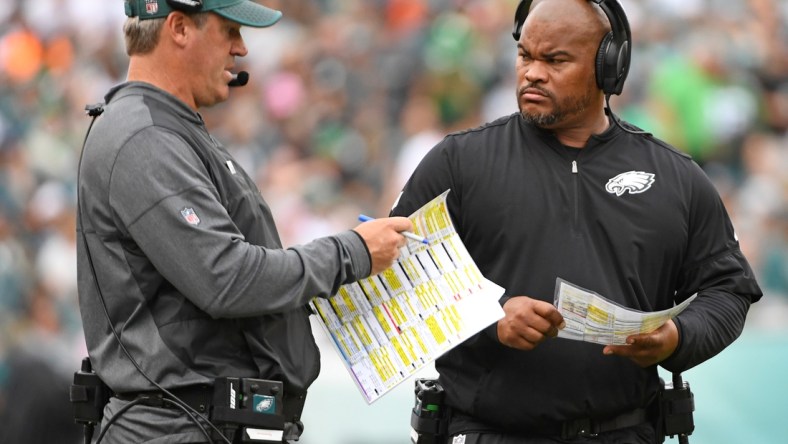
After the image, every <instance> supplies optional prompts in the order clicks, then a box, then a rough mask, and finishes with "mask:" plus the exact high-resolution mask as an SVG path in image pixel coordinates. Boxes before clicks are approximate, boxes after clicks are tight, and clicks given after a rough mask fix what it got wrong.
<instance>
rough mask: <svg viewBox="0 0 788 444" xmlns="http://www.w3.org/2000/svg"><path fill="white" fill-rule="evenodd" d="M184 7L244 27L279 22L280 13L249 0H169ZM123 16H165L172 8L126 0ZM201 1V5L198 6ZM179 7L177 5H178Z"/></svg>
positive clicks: (152, 0)
mask: <svg viewBox="0 0 788 444" xmlns="http://www.w3.org/2000/svg"><path fill="white" fill-rule="evenodd" d="M169 1H170V2H171V3H177V4H182V5H183V6H184V8H183V9H184V10H188V11H191V10H193V11H199V12H208V11H210V12H213V13H216V14H219V15H220V16H222V17H224V18H226V19H228V20H231V21H233V22H236V23H239V24H241V25H244V26H252V27H255V28H265V27H267V26H271V25H273V24H274V23H276V22H278V21H279V19H280V18H282V13H281V12H279V11H277V10H275V9H271V8H266V7H265V6H263V5H261V4H259V3H255V2H254V1H251V0H202V1H200V0H169ZM125 4H126V5H125V6H126V15H127V16H129V17H139V18H140V20H147V19H154V18H162V17H167V15H169V13H170V12H172V11H173V9H174V8H173V7H171V6H170V5H169V4H168V1H167V0H125ZM200 4H202V6H200ZM178 9H180V8H178Z"/></svg>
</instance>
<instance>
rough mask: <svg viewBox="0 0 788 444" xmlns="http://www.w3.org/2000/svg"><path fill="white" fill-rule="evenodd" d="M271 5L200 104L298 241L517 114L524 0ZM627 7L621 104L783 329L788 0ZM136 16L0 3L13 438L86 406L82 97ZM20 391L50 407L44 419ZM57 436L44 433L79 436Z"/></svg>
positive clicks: (0, 151) (106, 83) (6, 408)
mask: <svg viewBox="0 0 788 444" xmlns="http://www.w3.org/2000/svg"><path fill="white" fill-rule="evenodd" d="M261 3H264V4H266V5H267V6H270V7H273V8H276V9H280V10H281V11H283V12H284V19H283V20H282V21H281V22H280V23H279V24H277V25H276V26H274V27H272V28H268V29H265V30H251V29H246V30H244V34H243V35H244V38H245V40H246V44H247V47H248V48H249V51H250V53H249V55H248V56H247V57H246V58H244V59H241V60H239V63H238V65H239V68H240V69H244V70H247V71H248V72H249V73H250V74H251V80H250V82H249V84H248V85H247V86H245V87H243V88H236V89H234V90H233V91H232V93H231V98H230V100H229V101H228V102H226V103H224V104H221V105H219V106H217V107H214V108H212V109H208V110H202V114H203V117H204V118H205V120H206V121H207V123H208V127H209V129H211V130H212V132H213V134H214V135H215V136H216V137H217V138H218V139H219V140H221V141H222V142H223V143H224V144H225V145H226V146H227V147H228V148H230V150H231V151H232V152H233V154H234V155H235V156H236V157H237V159H238V160H239V162H241V163H242V164H243V165H244V167H245V168H246V169H247V171H249V172H250V173H251V174H252V175H253V176H254V177H255V178H256V179H257V181H258V183H259V187H260V190H261V191H262V193H263V195H264V196H265V198H266V200H267V201H268V202H269V204H270V205H271V207H272V209H273V212H274V215H275V216H276V218H277V224H278V227H279V229H280V231H281V236H282V240H283V242H284V244H285V246H288V245H293V244H296V243H301V242H306V241H308V240H311V239H313V238H315V237H318V236H321V235H326V234H331V233H333V232H336V231H339V230H343V229H347V228H350V227H353V226H355V224H356V219H355V218H356V216H357V215H358V213H361V212H363V213H367V214H375V215H378V216H382V215H385V214H387V212H388V208H389V207H390V205H391V203H392V202H393V200H394V199H395V197H396V195H397V193H398V191H399V188H400V187H401V185H402V184H403V183H404V181H405V179H406V178H407V177H408V175H409V173H410V171H412V169H413V167H414V166H415V164H416V163H417V162H418V161H419V159H420V158H421V156H422V155H423V154H424V152H425V151H426V150H428V149H429V148H430V147H432V146H433V144H435V143H436V142H437V141H438V140H440V138H442V136H443V135H444V134H445V133H446V132H449V131H454V130H458V129H462V128H467V127H470V126H475V125H478V124H480V123H483V122H486V121H489V120H492V119H494V118H496V117H498V116H501V115H504V114H509V113H511V112H515V111H516V101H515V97H514V88H515V86H514V78H513V74H514V60H515V57H516V49H515V43H514V41H513V40H512V37H511V34H510V33H511V27H512V19H513V12H514V9H515V7H516V4H517V1H516V0H269V1H262V2H261ZM622 3H623V4H624V7H625V9H626V10H627V12H628V15H629V19H630V23H631V26H632V30H633V40H634V51H633V57H632V59H633V65H632V70H631V72H630V76H629V78H628V81H627V84H626V86H625V88H624V89H625V92H624V94H623V95H622V96H620V97H614V98H613V100H612V101H611V102H612V107H613V110H614V111H615V112H616V113H618V114H619V115H621V116H622V117H623V118H625V119H627V120H629V121H631V122H633V123H635V124H637V125H639V126H641V127H642V128H644V129H647V130H649V131H651V132H653V133H654V134H655V135H656V136H658V137H660V138H662V139H664V140H666V141H668V142H670V143H672V144H674V145H675V146H676V147H678V148H680V149H683V150H686V151H687V152H688V153H690V154H691V155H692V156H693V157H694V159H695V160H696V161H697V162H698V163H699V164H701V165H702V166H703V167H704V169H705V170H706V171H707V173H708V174H709V176H710V177H712V179H713V180H714V181H715V183H716V185H717V186H718V189H719V190H720V192H721V193H722V194H723V196H724V198H725V200H726V204H727V208H728V210H729V212H730V213H731V215H732V218H733V220H734V223H735V225H736V228H737V233H738V236H739V239H740V241H741V244H742V247H743V248H744V250H745V253H746V254H747V256H748V258H749V259H750V261H751V263H752V265H753V267H754V268H755V272H756V273H757V275H758V277H759V278H760V282H761V284H762V286H763V288H764V291H765V292H766V296H765V297H764V299H763V301H762V302H761V303H760V304H758V305H756V306H754V308H753V311H752V317H751V319H750V320H749V323H748V327H747V328H778V327H781V326H782V324H784V322H782V321H781V319H784V318H783V316H784V315H786V313H788V309H786V305H788V205H787V202H788V174H787V173H786V171H788V0H745V1H740V2H731V1H729V0H623V2H622ZM124 19H125V16H124V15H123V5H122V2H121V0H80V1H66V0H4V1H3V2H2V3H0V441H2V442H16V441H11V440H7V441H6V440H3V437H4V436H5V437H6V438H8V437H10V436H13V433H15V431H14V430H12V429H13V428H14V427H15V426H14V425H13V424H18V425H19V427H24V429H25V430H26V433H27V435H25V436H27V439H28V440H27V441H25V442H36V441H35V439H34V438H35V437H31V436H30V433H31V430H36V425H37V424H40V425H41V426H42V427H39V428H38V429H46V428H47V427H48V428H49V429H50V430H52V431H53V432H54V431H55V430H59V429H58V428H57V427H55V426H54V425H53V424H55V423H54V422H53V421H55V420H54V419H53V418H61V417H63V415H70V406H69V405H68V404H67V403H66V404H63V403H62V401H63V400H64V399H66V400H67V386H68V381H69V380H70V378H71V375H72V374H73V372H74V371H75V370H77V368H78V365H79V361H80V359H81V358H82V357H83V356H84V355H85V347H84V344H83V338H82V333H81V324H80V322H81V321H80V319H79V313H78V308H77V286H76V263H75V254H76V253H75V239H76V231H75V229H76V227H75V206H76V194H75V183H76V171H77V163H78V161H79V154H80V149H81V143H82V138H83V137H84V133H85V130H86V129H87V127H88V123H89V120H88V118H86V117H85V113H84V107H85V105H86V104H88V103H95V102H99V101H101V100H103V94H104V93H105V92H106V90H107V89H108V88H109V87H110V86H112V85H114V84H116V83H119V82H122V81H123V80H124V77H125V73H126V60H127V59H126V55H125V51H124V44H123V37H122V32H121V28H122V23H123V20H124ZM490 174H494V172H492V171H491V172H490ZM140 180H141V181H142V180H145V178H144V177H140ZM184 250H185V252H186V253H187V254H188V251H187V250H188V246H187V245H185V246H184ZM34 381H39V382H34ZM40 381H45V382H50V383H49V384H44V383H42V382H40ZM60 381H62V382H60ZM31 382H32V383H31ZM22 394H24V397H26V398H28V399H30V398H31V397H32V398H34V399H36V401H35V403H36V405H37V406H38V407H37V408H38V410H41V409H42V406H43V405H47V406H48V407H47V409H49V411H47V412H45V413H40V414H37V415H32V414H31V413H30V410H26V409H25V407H26V406H27V407H30V405H29V404H31V403H33V402H34V401H31V400H27V401H25V400H23V399H21V395H22ZM35 396H38V398H35ZM46 399H50V400H51V403H48V402H47V401H45V400H46ZM45 410H46V409H45ZM64 412H65V413H64ZM39 416H41V418H40V419H39V418H38V417H39ZM44 417H46V418H44ZM61 421H62V422H63V423H64V424H70V423H71V419H70V416H65V419H62V420H61ZM64 427H65V429H63V430H68V431H69V433H70V432H71V431H73V429H74V428H73V427H68V426H67V425H66V426H64ZM39 432H40V433H42V434H43V433H49V432H46V431H45V430H40V431H38V432H36V433H39ZM57 433H61V435H59V439H56V440H54V439H53V440H50V441H47V440H46V438H43V439H45V441H42V442H67V440H65V439H63V438H65V436H64V435H62V433H63V432H57ZM42 436H44V435H42ZM78 438H79V435H78V430H77V435H76V437H75V438H74V439H78ZM9 439H10V438H9Z"/></svg>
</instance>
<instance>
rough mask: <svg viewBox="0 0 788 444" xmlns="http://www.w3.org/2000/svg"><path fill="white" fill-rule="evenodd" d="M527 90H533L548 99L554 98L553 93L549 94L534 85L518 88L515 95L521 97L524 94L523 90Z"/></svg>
mask: <svg viewBox="0 0 788 444" xmlns="http://www.w3.org/2000/svg"><path fill="white" fill-rule="evenodd" d="M527 89H535V90H537V91H539V92H540V93H542V94H543V95H545V96H547V97H550V98H551V99H552V98H554V97H553V93H551V92H550V91H548V90H546V89H544V88H542V87H540V86H537V85H536V84H534V83H529V84H527V85H523V86H521V87H520V88H518V89H517V95H518V96H521V95H523V94H525V90H527Z"/></svg>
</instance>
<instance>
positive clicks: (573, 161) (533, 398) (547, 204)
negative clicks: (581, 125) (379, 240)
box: [392, 113, 761, 432]
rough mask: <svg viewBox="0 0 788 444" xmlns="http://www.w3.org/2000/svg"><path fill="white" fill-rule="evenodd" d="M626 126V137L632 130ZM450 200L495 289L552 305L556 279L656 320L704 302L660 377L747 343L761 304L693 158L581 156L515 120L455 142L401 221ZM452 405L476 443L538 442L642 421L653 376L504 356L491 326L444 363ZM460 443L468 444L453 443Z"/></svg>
mask: <svg viewBox="0 0 788 444" xmlns="http://www.w3.org/2000/svg"><path fill="white" fill-rule="evenodd" d="M623 124H624V125H626V124H625V123H623ZM447 189H450V190H451V192H450V193H449V194H448V198H447V199H448V202H447V203H448V208H449V212H450V214H451V216H452V219H453V221H454V224H455V227H456V229H457V232H458V233H459V235H460V237H461V239H462V241H463V242H464V243H465V245H466V247H467V249H468V251H469V252H470V254H471V256H472V257H473V258H474V260H475V261H476V263H477V265H478V266H479V268H480V270H481V271H482V273H483V274H484V275H485V277H487V278H488V279H490V280H492V281H494V282H496V283H497V284H499V285H501V286H502V287H504V288H505V289H506V295H507V296H504V297H503V298H502V299H501V303H502V304H503V303H505V302H506V300H508V298H509V297H512V296H519V295H525V296H529V297H532V298H536V299H541V300H544V301H548V302H551V303H552V302H553V296H554V290H555V284H556V279H557V278H562V279H565V280H568V281H569V282H571V283H573V284H576V285H579V286H581V287H584V288H586V289H589V290H592V291H595V292H597V293H599V294H601V295H604V296H606V297H608V298H610V299H612V300H614V301H616V302H617V303H620V304H622V305H624V306H626V307H629V308H632V309H636V310H641V311H655V310H663V309H666V308H669V307H672V306H673V305H674V304H675V303H678V302H681V301H683V300H685V299H686V298H688V297H690V296H691V295H693V294H695V293H696V292H697V293H698V297H697V298H696V300H695V301H693V302H692V303H691V304H690V306H689V307H688V308H687V310H685V311H684V312H683V313H682V314H681V315H680V316H678V317H677V318H676V320H675V321H676V324H677V327H678V329H679V332H680V336H681V339H680V345H679V348H678V349H677V350H676V352H675V353H674V354H673V355H672V356H671V357H670V358H669V359H668V360H666V361H664V362H663V363H661V365H662V366H663V367H665V368H667V369H668V370H670V371H683V370H686V369H688V368H690V367H692V366H694V365H697V364H698V363H701V362H703V361H705V360H706V359H708V358H710V357H712V356H714V355H715V354H717V353H719V352H720V351H721V350H722V349H723V348H725V347H726V346H727V345H729V344H730V343H731V342H732V341H733V340H735V338H736V337H738V335H739V334H740V333H741V331H742V328H743V326H744V321H745V316H746V313H747V311H748V309H749V305H750V304H751V303H752V302H755V301H757V300H758V299H759V298H760V296H761V291H760V288H759V287H758V284H757V283H756V281H755V279H754V277H753V273H752V271H751V269H750V266H749V264H748V263H747V261H746V259H745V258H744V256H743V255H742V253H741V251H740V249H739V244H738V241H737V239H736V236H735V233H734V230H733V227H732V224H731V222H730V219H729V217H728V215H727V213H726V211H725V208H724V206H723V203H722V201H721V199H720V197H719V195H718V193H717V192H716V190H715V189H714V187H713V185H712V184H711V182H710V181H709V180H708V178H707V177H706V175H705V174H704V173H703V171H702V170H701V169H700V167H699V166H698V165H697V164H696V163H694V162H693V161H692V160H691V159H690V158H689V157H688V156H686V155H684V154H682V153H680V152H678V151H677V150H675V149H674V148H672V147H670V146H669V145H667V144H665V143H664V142H661V141H659V140H657V139H655V138H653V137H651V136H650V135H645V134H631V133H629V132H625V131H623V130H621V129H620V128H618V127H617V126H615V125H611V127H610V128H609V129H608V130H606V131H605V132H604V133H602V134H599V135H595V136H592V137H591V138H590V139H589V141H588V143H587V145H586V146H585V147H584V148H583V149H582V150H580V152H579V154H578V155H577V156H572V155H571V154H570V153H569V152H568V150H567V149H566V148H565V147H564V146H562V145H561V143H560V142H559V141H558V140H557V139H556V138H555V137H554V135H553V134H552V133H550V132H548V131H545V130H542V129H539V128H536V127H534V126H532V125H530V124H527V123H526V122H525V121H524V120H523V119H522V117H521V116H520V114H519V113H514V114H512V115H510V116H507V117H503V118H501V119H498V120H496V121H494V122H491V123H488V124H486V125H484V126H481V127H479V128H475V129H471V130H467V131H463V132H458V133H454V134H450V135H448V136H447V137H446V138H445V139H444V140H443V141H442V142H440V143H439V144H438V145H437V146H436V147H434V148H433V149H432V150H431V151H430V152H429V153H428V154H427V155H426V156H425V158H424V159H423V160H422V162H421V163H420V165H419V166H418V167H417V169H416V170H415V171H414V173H413V175H412V176H411V178H410V179H409V181H408V182H407V184H406V185H405V187H404V189H403V193H402V195H401V196H400V198H399V200H398V202H397V203H396V204H395V207H394V208H393V209H392V215H400V216H406V215H409V214H411V213H412V212H413V211H415V210H416V209H418V208H419V207H420V206H422V205H423V204H424V203H426V202H428V201H429V200H431V199H432V198H434V197H435V196H437V195H438V194H440V193H441V192H443V191H445V190H447ZM436 368H437V370H438V371H439V373H440V380H441V382H442V384H443V386H444V388H445V390H446V393H447V403H448V404H449V405H450V406H451V407H453V408H454V409H456V410H457V411H459V412H462V413H464V414H466V415H470V416H471V417H472V418H473V421H471V422H469V423H468V425H467V426H466V427H465V429H466V431H467V430H469V429H485V428H489V429H498V430H511V431H525V432H528V431H535V430H542V429H545V428H551V427H552V426H554V425H555V424H558V423H560V422H561V421H566V420H571V419H577V418H587V417H590V418H596V419H605V418H608V417H612V416H615V415H617V414H619V413H623V412H626V411H629V410H632V409H634V408H638V407H644V406H646V405H648V403H649V402H650V400H651V399H653V397H654V394H655V393H656V391H657V389H658V387H659V379H658V374H657V369H656V367H650V368H645V369H644V368H640V367H638V366H637V365H635V364H634V363H633V362H631V361H630V360H629V359H626V358H621V357H617V356H603V355H602V346H601V345H597V344H590V343H585V342H579V341H571V340H567V339H560V338H559V339H550V340H547V341H545V342H543V343H542V344H540V345H538V346H537V347H536V348H535V349H534V350H532V351H519V350H515V349H512V348H508V347H505V346H503V345H502V344H500V342H498V340H497V336H496V333H495V326H494V325H493V326H491V327H490V328H488V329H486V330H485V332H483V333H480V334H478V335H476V336H475V337H473V338H471V339H469V340H468V341H466V342H465V343H463V344H462V345H460V346H458V347H457V348H455V349H453V350H451V351H450V352H448V353H447V354H445V355H444V356H442V357H441V358H439V359H438V360H437V362H436ZM454 431H456V432H459V431H463V430H454Z"/></svg>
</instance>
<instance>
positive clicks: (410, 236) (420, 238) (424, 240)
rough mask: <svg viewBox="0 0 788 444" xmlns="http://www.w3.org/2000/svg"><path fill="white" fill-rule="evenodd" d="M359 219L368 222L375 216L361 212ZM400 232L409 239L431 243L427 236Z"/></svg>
mask: <svg viewBox="0 0 788 444" xmlns="http://www.w3.org/2000/svg"><path fill="white" fill-rule="evenodd" d="M358 220H360V221H361V222H368V221H371V220H375V218H374V217H369V216H367V215H364V214H359V215H358ZM400 234H401V235H403V236H405V237H407V238H408V239H411V240H415V241H416V242H421V243H422V244H425V245H429V244H430V241H428V240H427V239H426V238H423V237H421V236H419V235H417V234H416V233H411V232H410V231H401V232H400Z"/></svg>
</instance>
